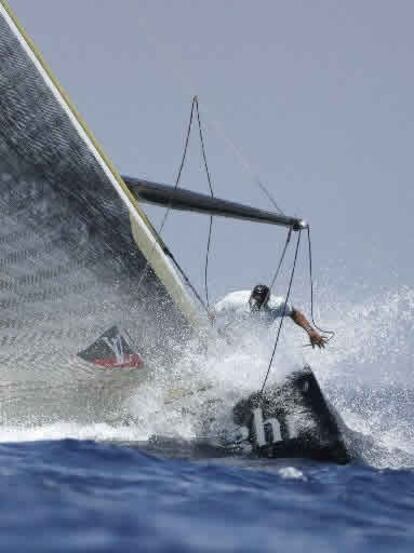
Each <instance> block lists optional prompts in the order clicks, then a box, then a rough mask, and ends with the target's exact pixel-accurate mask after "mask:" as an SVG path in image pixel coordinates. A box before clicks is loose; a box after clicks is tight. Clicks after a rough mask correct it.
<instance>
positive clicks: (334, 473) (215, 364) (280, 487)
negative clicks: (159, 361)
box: [0, 288, 414, 552]
mask: <svg viewBox="0 0 414 553" xmlns="http://www.w3.org/2000/svg"><path fill="white" fill-rule="evenodd" d="M413 313H414V293H413V291H412V290H411V289H409V288H402V289H400V290H398V291H393V292H390V293H387V294H381V295H380V296H379V297H376V298H369V299H367V300H366V301H365V302H364V303H362V304H359V305H347V304H346V303H345V302H344V303H343V304H342V305H339V304H336V305H335V306H334V307H333V308H331V311H329V310H328V311H327V312H326V313H325V316H326V319H327V322H328V324H332V326H334V327H335V329H336V330H337V338H336V340H335V342H332V343H331V344H330V345H329V347H328V350H327V351H326V352H324V353H321V352H316V351H315V352H314V351H310V350H309V348H305V347H301V346H302V345H303V337H302V335H301V334H300V332H299V333H298V331H296V329H292V327H290V328H289V326H287V329H286V332H285V333H284V337H283V340H282V344H281V348H280V351H278V354H277V357H276V360H275V367H274V371H273V372H272V375H271V379H273V380H277V379H278V378H280V377H281V375H283V372H284V371H288V370H291V368H292V367H293V368H294V367H295V366H300V365H301V364H303V363H304V362H308V363H310V364H311V365H312V367H313V369H314V372H315V374H316V376H317V378H318V381H319V382H320V384H321V387H322V389H323V391H324V393H325V395H326V396H327V397H328V398H329V400H330V401H331V402H332V403H333V404H334V405H335V407H336V408H337V409H338V411H339V412H340V414H341V415H342V417H343V418H344V420H345V422H346V423H347V425H348V426H349V427H350V428H352V429H353V430H356V431H358V432H359V433H360V435H361V440H360V446H359V447H360V449H359V452H358V453H359V454H358V459H356V460H355V461H354V462H353V463H351V464H349V465H346V466H337V465H334V464H330V463H316V462H310V461H306V460H289V459H286V460H266V461H264V460H254V459H250V458H244V457H243V456H241V457H237V458H235V457H221V456H219V455H218V454H216V453H215V452H214V451H211V452H206V451H204V452H201V453H200V452H199V451H198V452H197V453H196V452H195V450H194V449H192V448H191V444H192V440H194V439H195V438H196V437H197V435H198V433H199V432H200V428H201V427H200V418H202V416H201V413H203V409H204V406H205V404H206V401H207V402H209V401H211V399H212V398H214V399H215V401H216V403H214V409H215V415H216V421H217V422H216V423H214V424H218V425H222V424H226V423H227V422H228V418H229V414H230V413H231V405H232V404H234V402H235V401H237V399H239V398H240V397H243V396H245V395H246V394H247V393H250V391H253V390H255V389H257V388H258V387H259V386H260V384H261V382H262V379H263V376H264V372H265V366H266V359H267V358H268V354H269V348H271V340H269V341H267V340H263V337H255V336H254V335H253V336H252V335H250V336H249V337H248V339H246V340H245V342H244V344H242V343H240V347H239V348H238V349H237V350H236V349H235V348H234V347H232V346H231V345H230V344H221V345H220V346H217V345H214V346H212V347H211V348H210V349H209V350H208V351H203V352H200V351H199V350H198V349H197V348H193V349H190V350H189V351H188V352H187V354H186V355H184V356H183V357H182V358H181V359H180V360H179V361H178V362H177V365H176V366H174V367H160V368H159V370H157V371H156V374H155V375H154V378H153V380H151V381H149V382H146V383H143V384H141V385H140V386H137V388H136V389H134V390H131V394H130V396H129V397H128V399H127V401H125V402H124V403H123V404H122V405H119V417H113V414H112V419H111V420H108V417H105V416H104V413H103V416H102V420H96V410H95V411H94V413H95V420H93V421H85V422H81V421H79V420H77V418H76V413H74V414H73V415H74V416H73V417H67V418H66V419H65V420H50V421H47V422H44V421H42V422H41V423H40V424H36V419H35V418H31V419H30V420H27V421H24V420H23V421H21V420H20V421H19V423H18V424H10V421H8V420H4V421H3V424H2V426H1V427H0V441H1V444H0V496H1V503H0V505H1V515H0V525H1V533H0V549H1V550H4V551H11V550H15V551H28V550H29V551H36V550H39V551H57V550H59V551H60V550H63V551H66V550H67V551H76V550H78V551H88V550H90V551H149V550H151V551H272V552H273V551H391V550H393V551H412V550H413V547H414V472H413V468H414V439H413V424H414V376H413V372H412V370H413V363H412V361H413V346H412V338H411V336H410V333H411V331H412V327H413V320H414V319H413ZM293 350H294V351H296V352H297V353H295V355H293V356H292V351H293ZM39 409H40V407H39ZM214 424H213V426H212V428H210V430H211V431H212V432H214V430H215V427H214ZM154 436H162V437H163V440H159V441H157V439H154Z"/></svg>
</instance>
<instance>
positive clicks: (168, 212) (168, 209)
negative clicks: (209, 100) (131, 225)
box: [137, 97, 209, 313]
mask: <svg viewBox="0 0 414 553" xmlns="http://www.w3.org/2000/svg"><path fill="white" fill-rule="evenodd" d="M195 106H196V97H194V98H193V101H192V104H191V111H190V118H189V121H188V126H187V133H186V137H185V143H184V150H183V154H182V156H181V161H180V165H179V168H178V173H177V177H176V179H175V184H174V189H175V190H176V189H177V188H178V186H179V184H180V180H181V175H182V172H183V169H184V165H185V160H186V158H187V152H188V145H189V142H190V135H191V128H192V126H193V118H194V108H195ZM170 211H171V202H170V203H169V205H168V207H167V209H166V210H165V213H164V215H163V218H162V220H161V224H160V226H159V228H158V231H157V232H158V235H159V236H161V233H162V231H163V229H164V226H165V223H166V222H167V219H168V216H169V214H170ZM156 243H157V242H154V245H153V248H152V253H153V252H154V250H155V247H156ZM160 246H161V247H162V249H163V251H164V253H165V254H167V255H168V256H169V257H170V259H171V260H172V261H173V263H174V265H175V266H176V268H177V269H178V271H179V272H180V274H181V276H182V277H183V279H184V280H185V282H186V284H187V285H188V286H189V288H190V289H191V290H192V292H193V293H194V295H195V297H196V298H197V299H198V301H199V302H200V304H201V305H202V307H203V308H204V309H205V311H206V312H207V313H208V312H209V310H208V307H207V306H206V304H205V303H204V301H203V299H202V298H201V296H200V294H199V293H198V292H197V290H196V288H195V286H194V285H193V284H192V282H191V281H190V279H189V277H188V276H187V275H186V273H185V272H184V270H183V269H182V267H181V266H180V264H179V263H178V261H177V260H176V259H175V257H174V256H173V255H172V253H171V252H170V250H169V249H168V248H167V247H166V246H165V244H163V243H162V244H160ZM149 268H150V264H149V260H148V259H146V263H145V267H144V269H143V270H142V273H141V276H140V279H139V281H138V284H137V289H138V290H139V288H140V287H141V285H142V283H143V281H144V278H145V277H146V276H147V274H148V270H149Z"/></svg>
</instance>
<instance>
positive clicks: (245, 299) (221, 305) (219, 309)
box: [214, 290, 293, 325]
mask: <svg viewBox="0 0 414 553" xmlns="http://www.w3.org/2000/svg"><path fill="white" fill-rule="evenodd" d="M250 296H251V291H250V290H239V291H238V292H231V293H230V294H227V296H225V297H224V298H223V299H221V300H220V301H218V302H217V303H216V305H215V307H214V312H215V315H216V318H217V321H218V322H222V323H223V324H226V322H227V323H229V322H233V321H240V322H242V321H244V320H247V319H250V320H254V321H255V322H258V323H263V324H266V325H271V324H272V323H273V322H274V321H275V320H276V319H277V318H278V317H281V316H282V315H283V310H284V309H285V316H290V315H292V312H293V309H292V307H291V306H290V305H289V304H286V301H285V298H283V297H281V296H273V295H271V296H270V298H269V302H268V304H267V305H266V306H265V307H262V308H261V309H259V310H257V311H252V310H251V308H250V305H249V299H250ZM285 304H286V308H285Z"/></svg>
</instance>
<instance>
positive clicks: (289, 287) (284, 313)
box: [260, 231, 302, 393]
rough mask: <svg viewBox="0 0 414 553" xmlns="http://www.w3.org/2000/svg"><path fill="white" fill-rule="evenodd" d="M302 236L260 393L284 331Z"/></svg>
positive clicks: (297, 244)
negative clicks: (281, 333)
mask: <svg viewBox="0 0 414 553" xmlns="http://www.w3.org/2000/svg"><path fill="white" fill-rule="evenodd" d="M301 235H302V231H298V238H297V241H296V249H295V257H294V259H293V265H292V271H291V273H290V279H289V286H288V289H287V293H286V297H285V303H284V305H283V312H282V316H281V318H280V322H279V326H278V329H277V333H276V338H275V343H274V345H273V350H272V355H271V356H270V361H269V365H268V367H267V372H266V376H265V377H264V380H263V384H262V388H261V390H260V393H263V390H264V388H265V386H266V382H267V379H268V377H269V374H270V369H271V368H272V364H273V360H274V357H275V354H276V350H277V346H278V344H279V338H280V332H281V330H282V326H283V321H284V319H285V315H286V309H287V305H288V301H289V297H290V292H291V290H292V284H293V277H294V275H295V269H296V263H297V260H298V252H299V245H300V239H301Z"/></svg>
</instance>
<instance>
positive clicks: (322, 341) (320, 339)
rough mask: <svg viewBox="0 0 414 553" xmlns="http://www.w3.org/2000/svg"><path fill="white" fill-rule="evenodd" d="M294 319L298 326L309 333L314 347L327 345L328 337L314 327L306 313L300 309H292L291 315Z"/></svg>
mask: <svg viewBox="0 0 414 553" xmlns="http://www.w3.org/2000/svg"><path fill="white" fill-rule="evenodd" d="M290 317H291V319H292V321H294V322H295V323H296V324H297V325H298V326H300V327H301V328H303V330H304V331H305V332H306V333H307V334H308V336H309V340H310V343H311V346H312V347H313V348H314V347H315V346H318V348H324V347H325V345H326V338H325V337H324V336H322V335H321V334H319V332H318V331H317V330H315V329H314V328H313V326H312V325H311V324H310V322H309V321H308V319H307V318H306V317H305V315H304V314H303V313H302V312H301V311H299V310H298V309H292V313H291V315H290Z"/></svg>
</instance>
